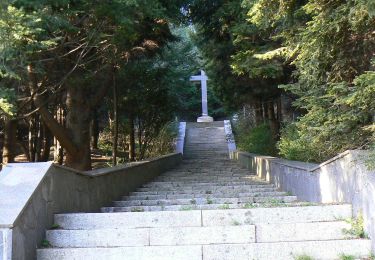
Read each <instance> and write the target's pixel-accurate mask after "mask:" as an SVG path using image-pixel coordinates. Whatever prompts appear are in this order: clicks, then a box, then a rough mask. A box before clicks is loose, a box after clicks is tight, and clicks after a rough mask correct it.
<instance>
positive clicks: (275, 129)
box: [267, 101, 280, 140]
mask: <svg viewBox="0 0 375 260" xmlns="http://www.w3.org/2000/svg"><path fill="white" fill-rule="evenodd" d="M267 114H268V121H269V125H270V129H271V133H272V136H273V137H274V140H277V139H278V137H279V128H280V125H279V122H278V121H277V118H276V115H275V108H274V104H273V102H272V101H270V102H268V103H267Z"/></svg>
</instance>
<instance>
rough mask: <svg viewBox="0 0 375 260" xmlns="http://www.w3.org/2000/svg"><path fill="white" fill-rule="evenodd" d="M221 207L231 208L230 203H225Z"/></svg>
mask: <svg viewBox="0 0 375 260" xmlns="http://www.w3.org/2000/svg"><path fill="white" fill-rule="evenodd" d="M219 209H229V204H228V203H224V204H223V205H221V206H219Z"/></svg>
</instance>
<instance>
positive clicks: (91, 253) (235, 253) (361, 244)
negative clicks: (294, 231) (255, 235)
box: [38, 240, 371, 260]
mask: <svg viewBox="0 0 375 260" xmlns="http://www.w3.org/2000/svg"><path fill="white" fill-rule="evenodd" d="M370 250H371V243H370V241H369V240H330V241H303V242H278V243H246V244H213V245H203V246H145V247H117V248H98V247H96V248H69V249H66V248H65V249H63V248H51V249H39V250H38V259H39V260H55V259H59V260H82V259H85V260H94V259H95V260H97V259H106V260H122V259H125V258H124V256H126V259H127V260H133V259H134V260H159V259H160V260H165V259H173V260H218V259H220V260H229V259H231V260H234V259H236V260H238V259H256V260H264V259H282V260H293V259H296V257H298V256H301V255H308V256H310V257H311V258H312V259H322V260H332V259H339V258H340V255H342V254H345V255H353V256H355V257H357V258H364V257H367V256H368V255H369V252H370ZM166 257H167V258H166Z"/></svg>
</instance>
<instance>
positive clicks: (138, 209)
mask: <svg viewBox="0 0 375 260" xmlns="http://www.w3.org/2000/svg"><path fill="white" fill-rule="evenodd" d="M143 211H145V210H144V209H143V208H132V209H131V212H143Z"/></svg>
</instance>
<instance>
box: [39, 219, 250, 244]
mask: <svg viewBox="0 0 375 260" xmlns="http://www.w3.org/2000/svg"><path fill="white" fill-rule="evenodd" d="M46 239H47V240H48V241H49V243H50V244H51V246H53V247H64V248H81V247H121V246H169V245H208V244H225V243H233V244H235V243H236V244H239V243H253V242H255V226H254V225H247V226H234V225H233V226H221V227H173V228H133V229H127V228H122V227H119V228H118V229H94V230H49V231H47V236H46Z"/></svg>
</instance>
